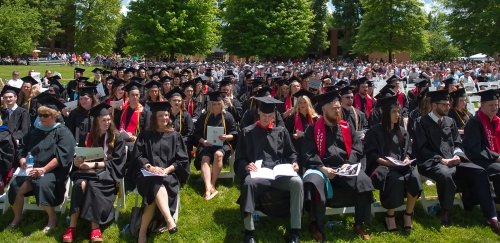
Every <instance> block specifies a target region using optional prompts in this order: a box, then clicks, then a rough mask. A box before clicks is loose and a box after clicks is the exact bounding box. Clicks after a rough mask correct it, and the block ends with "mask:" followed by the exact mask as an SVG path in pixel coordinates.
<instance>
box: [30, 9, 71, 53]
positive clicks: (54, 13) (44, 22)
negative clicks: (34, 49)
mask: <svg viewBox="0 0 500 243" xmlns="http://www.w3.org/2000/svg"><path fill="white" fill-rule="evenodd" d="M23 2H26V3H27V4H28V5H29V6H31V7H33V8H35V9H38V12H39V13H40V25H41V27H42V33H43V34H42V35H41V36H40V40H39V41H40V43H41V44H42V43H43V42H45V41H49V40H51V39H52V38H54V37H55V36H56V35H57V34H59V33H62V32H64V29H63V28H61V22H62V20H61V17H62V15H63V14H65V11H68V9H65V7H66V6H67V3H68V2H72V0H32V1H26V0H23Z"/></svg>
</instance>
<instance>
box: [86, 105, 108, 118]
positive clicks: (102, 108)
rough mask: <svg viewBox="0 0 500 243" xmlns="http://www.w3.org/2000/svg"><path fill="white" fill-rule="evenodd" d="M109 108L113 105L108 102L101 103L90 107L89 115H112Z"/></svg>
mask: <svg viewBox="0 0 500 243" xmlns="http://www.w3.org/2000/svg"><path fill="white" fill-rule="evenodd" d="M109 108H111V106H110V105H108V104H107V103H106V102H103V103H100V104H98V105H96V106H94V107H92V108H91V109H90V111H89V115H90V116H93V117H99V116H107V115H111V113H110V112H109V110H108V109H109Z"/></svg>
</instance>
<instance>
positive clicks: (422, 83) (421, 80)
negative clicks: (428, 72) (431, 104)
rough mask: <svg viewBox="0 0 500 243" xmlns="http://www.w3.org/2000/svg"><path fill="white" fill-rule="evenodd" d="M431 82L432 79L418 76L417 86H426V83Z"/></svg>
mask: <svg viewBox="0 0 500 243" xmlns="http://www.w3.org/2000/svg"><path fill="white" fill-rule="evenodd" d="M430 83H431V81H429V80H428V79H425V78H417V79H416V80H415V86H417V87H419V88H422V87H425V86H426V85H428V84H430Z"/></svg>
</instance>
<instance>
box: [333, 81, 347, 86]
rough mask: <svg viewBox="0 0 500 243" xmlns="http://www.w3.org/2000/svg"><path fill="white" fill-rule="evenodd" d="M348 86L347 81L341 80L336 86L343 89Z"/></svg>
mask: <svg viewBox="0 0 500 243" xmlns="http://www.w3.org/2000/svg"><path fill="white" fill-rule="evenodd" d="M348 84H349V83H347V82H346V81H345V80H340V81H338V82H336V83H335V84H334V85H335V86H337V87H339V88H342V87H344V86H346V85H348Z"/></svg>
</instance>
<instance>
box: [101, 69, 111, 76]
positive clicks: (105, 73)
mask: <svg viewBox="0 0 500 243" xmlns="http://www.w3.org/2000/svg"><path fill="white" fill-rule="evenodd" d="M108 74H111V71H108V70H102V75H108Z"/></svg>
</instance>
